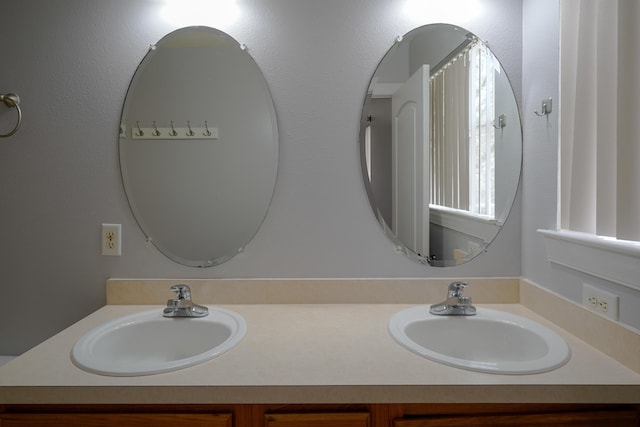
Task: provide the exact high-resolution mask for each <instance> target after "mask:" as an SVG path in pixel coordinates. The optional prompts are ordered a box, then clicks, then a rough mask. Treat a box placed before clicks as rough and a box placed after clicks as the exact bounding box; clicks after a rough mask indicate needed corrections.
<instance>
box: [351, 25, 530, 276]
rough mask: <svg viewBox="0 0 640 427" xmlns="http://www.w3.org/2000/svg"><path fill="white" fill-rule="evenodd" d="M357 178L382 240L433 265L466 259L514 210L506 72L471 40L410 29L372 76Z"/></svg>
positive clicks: (444, 29) (515, 130) (515, 135)
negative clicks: (385, 238)
mask: <svg viewBox="0 0 640 427" xmlns="http://www.w3.org/2000/svg"><path fill="white" fill-rule="evenodd" d="M360 153H361V155H360V158H361V164H362V174H363V179H364V182H365V187H366V189H367V194H368V196H369V201H370V202H371V207H372V208H373V211H374V214H375V215H376V217H377V218H378V220H379V222H380V224H381V225H382V227H383V229H384V231H385V233H386V234H387V235H388V236H389V237H390V238H391V240H392V241H393V242H394V244H395V245H396V246H397V247H398V248H399V249H401V250H402V251H403V252H404V253H406V254H407V255H408V256H409V257H411V258H413V259H415V260H417V261H419V262H421V263H424V264H427V263H428V264H429V265H432V266H453V265H458V264H462V263H464V262H466V261H469V260H471V259H472V258H474V257H475V256H477V255H478V254H479V253H481V252H482V251H484V250H485V249H486V247H487V246H488V245H489V244H490V243H491V241H493V239H494V238H495V237H496V235H497V234H498V232H499V231H500V229H501V228H502V225H503V224H504V222H505V220H506V219H507V216H508V215H509V211H510V209H511V206H512V204H513V201H514V198H515V195H516V191H517V189H518V183H519V179H520V169H521V164H522V128H521V123H520V113H519V110H518V106H517V104H516V100H515V96H514V93H513V89H512V87H511V84H510V82H509V79H508V78H507V76H506V74H505V71H504V69H503V68H502V66H501V65H500V63H499V61H498V59H497V58H496V57H495V56H494V54H493V53H492V52H491V51H490V50H489V48H488V47H487V46H486V45H485V44H484V43H483V42H482V41H481V40H480V39H479V38H478V37H476V36H475V35H474V34H472V33H470V32H469V31H466V30H464V29H462V28H460V27H455V26H452V25H448V24H431V25H425V26H422V27H419V28H416V29H414V30H412V31H410V32H409V33H407V34H406V35H405V36H403V37H401V38H400V37H399V38H398V40H397V42H396V43H395V44H394V45H393V46H392V47H391V49H390V50H389V51H388V52H387V54H386V55H385V56H384V58H383V59H382V61H381V62H380V64H379V65H378V68H377V69H376V71H375V73H374V75H373V77H372V79H371V82H370V84H369V88H368V91H367V95H366V97H365V100H364V106H363V109H362V117H361V123H360Z"/></svg>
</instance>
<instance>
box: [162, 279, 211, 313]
mask: <svg viewBox="0 0 640 427" xmlns="http://www.w3.org/2000/svg"><path fill="white" fill-rule="evenodd" d="M171 290H172V291H173V292H175V294H176V297H175V298H174V299H170V300H168V301H167V306H166V307H165V309H164V310H163V312H162V313H163V316H164V317H205V316H207V315H208V314H209V309H208V308H207V307H205V306H203V305H198V304H195V303H194V302H193V301H191V289H190V288H189V286H187V285H184V284H180V285H173V286H172V287H171Z"/></svg>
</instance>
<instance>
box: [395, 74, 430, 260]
mask: <svg viewBox="0 0 640 427" xmlns="http://www.w3.org/2000/svg"><path fill="white" fill-rule="evenodd" d="M391 117H392V134H393V138H392V176H393V185H392V200H393V207H392V209H393V221H392V223H393V225H392V227H393V232H394V234H395V235H396V236H397V237H398V239H399V240H400V241H401V242H402V243H404V245H405V246H406V247H408V248H409V249H411V250H412V251H414V252H415V253H417V254H421V255H423V256H428V255H429V140H428V137H429V65H423V66H422V67H421V68H420V69H418V70H417V71H416V72H415V73H414V74H413V75H412V76H411V77H410V78H409V80H407V81H406V82H405V83H404V84H403V85H402V86H401V87H400V88H399V89H398V90H397V91H396V92H395V93H394V94H393V96H392V98H391Z"/></svg>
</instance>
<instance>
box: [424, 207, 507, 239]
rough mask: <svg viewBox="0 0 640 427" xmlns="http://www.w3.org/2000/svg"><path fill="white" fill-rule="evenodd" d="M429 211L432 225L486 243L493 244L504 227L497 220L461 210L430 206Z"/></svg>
mask: <svg viewBox="0 0 640 427" xmlns="http://www.w3.org/2000/svg"><path fill="white" fill-rule="evenodd" d="M429 211H430V212H429V216H430V218H429V221H431V222H432V223H434V224H437V225H439V226H441V227H445V228H450V229H452V230H457V231H459V232H461V233H464V234H466V235H468V236H473V237H476V238H478V239H482V240H483V241H484V242H485V243H491V241H492V240H493V238H494V237H496V233H497V232H498V231H500V228H501V227H502V222H501V221H498V220H497V219H495V218H491V217H488V216H481V215H475V214H472V213H470V212H467V211H463V210H460V209H452V208H448V207H446V206H439V205H429Z"/></svg>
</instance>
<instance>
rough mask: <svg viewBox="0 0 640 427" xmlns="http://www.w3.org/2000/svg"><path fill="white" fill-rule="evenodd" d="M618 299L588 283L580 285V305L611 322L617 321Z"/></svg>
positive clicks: (612, 294) (614, 295)
mask: <svg viewBox="0 0 640 427" xmlns="http://www.w3.org/2000/svg"><path fill="white" fill-rule="evenodd" d="M619 301H620V297H619V296H618V295H616V294H614V293H611V292H609V291H605V290H603V289H601V288H597V287H595V286H593V285H590V284H588V283H584V284H583V285H582V305H584V306H585V307H587V308H588V309H590V310H591V311H595V312H596V313H598V314H600V315H602V316H605V317H607V318H609V319H611V320H618V309H619V308H618V304H619Z"/></svg>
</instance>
